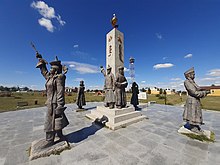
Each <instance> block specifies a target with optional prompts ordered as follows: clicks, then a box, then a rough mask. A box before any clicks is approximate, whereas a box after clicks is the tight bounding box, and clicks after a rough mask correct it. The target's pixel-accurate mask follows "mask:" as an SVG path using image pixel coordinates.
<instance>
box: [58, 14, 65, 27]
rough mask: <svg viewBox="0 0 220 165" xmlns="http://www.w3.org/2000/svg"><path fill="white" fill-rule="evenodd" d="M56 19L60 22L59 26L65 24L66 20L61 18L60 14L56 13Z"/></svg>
mask: <svg viewBox="0 0 220 165" xmlns="http://www.w3.org/2000/svg"><path fill="white" fill-rule="evenodd" d="M56 19H57V21H58V22H59V23H60V25H61V26H64V25H65V24H66V22H65V21H63V20H62V19H61V16H60V15H58V16H57V17H56Z"/></svg>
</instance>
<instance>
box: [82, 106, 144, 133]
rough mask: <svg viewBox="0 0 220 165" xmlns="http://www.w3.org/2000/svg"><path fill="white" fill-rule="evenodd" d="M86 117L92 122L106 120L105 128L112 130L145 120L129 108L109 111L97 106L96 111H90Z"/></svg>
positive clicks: (137, 112)
mask: <svg viewBox="0 0 220 165" xmlns="http://www.w3.org/2000/svg"><path fill="white" fill-rule="evenodd" d="M86 117H88V118H89V119H92V120H93V121H95V120H97V119H102V118H107V122H106V123H105V126H106V127H108V128H109V129H112V130H116V129H119V128H124V127H126V126H127V125H130V124H132V123H136V122H138V121H141V120H143V119H146V118H147V117H146V116H144V115H142V114H141V112H140V111H135V110H134V108H133V107H131V106H130V107H127V108H122V109H118V108H114V109H109V108H108V107H104V106H97V108H96V110H92V111H91V113H90V114H86Z"/></svg>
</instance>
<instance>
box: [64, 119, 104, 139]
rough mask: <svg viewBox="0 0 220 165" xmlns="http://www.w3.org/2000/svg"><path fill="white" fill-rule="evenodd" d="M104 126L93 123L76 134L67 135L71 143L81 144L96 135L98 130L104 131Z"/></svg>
mask: <svg viewBox="0 0 220 165" xmlns="http://www.w3.org/2000/svg"><path fill="white" fill-rule="evenodd" d="M103 127H104V125H102V124H98V123H95V122H93V123H92V125H91V126H89V127H85V128H82V129H80V130H78V131H76V132H72V133H70V134H67V135H66V138H67V141H68V142H69V143H79V142H81V141H83V140H85V139H87V138H88V137H89V136H91V135H94V134H95V133H96V132H97V131H98V130H100V129H102V128H103Z"/></svg>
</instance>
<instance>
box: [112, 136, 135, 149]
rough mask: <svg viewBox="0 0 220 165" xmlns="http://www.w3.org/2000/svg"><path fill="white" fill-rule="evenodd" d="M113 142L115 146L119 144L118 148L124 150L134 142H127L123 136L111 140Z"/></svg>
mask: <svg viewBox="0 0 220 165" xmlns="http://www.w3.org/2000/svg"><path fill="white" fill-rule="evenodd" d="M113 141H114V142H115V143H117V144H119V145H120V146H122V147H124V148H126V147H128V146H129V145H131V144H132V143H134V141H131V140H129V139H128V138H127V137H125V136H120V137H118V138H116V139H113Z"/></svg>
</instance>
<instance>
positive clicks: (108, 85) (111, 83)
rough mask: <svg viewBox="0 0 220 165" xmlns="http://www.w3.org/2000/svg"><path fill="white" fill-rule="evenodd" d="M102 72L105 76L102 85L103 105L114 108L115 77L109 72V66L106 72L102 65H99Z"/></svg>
mask: <svg viewBox="0 0 220 165" xmlns="http://www.w3.org/2000/svg"><path fill="white" fill-rule="evenodd" d="M100 68H101V72H102V74H103V75H104V76H105V85H104V90H105V101H104V105H105V107H109V109H112V108H114V106H115V95H114V91H115V78H114V75H113V74H112V73H111V69H112V68H111V67H110V66H108V67H107V74H106V72H105V69H104V68H103V66H101V67H100Z"/></svg>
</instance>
